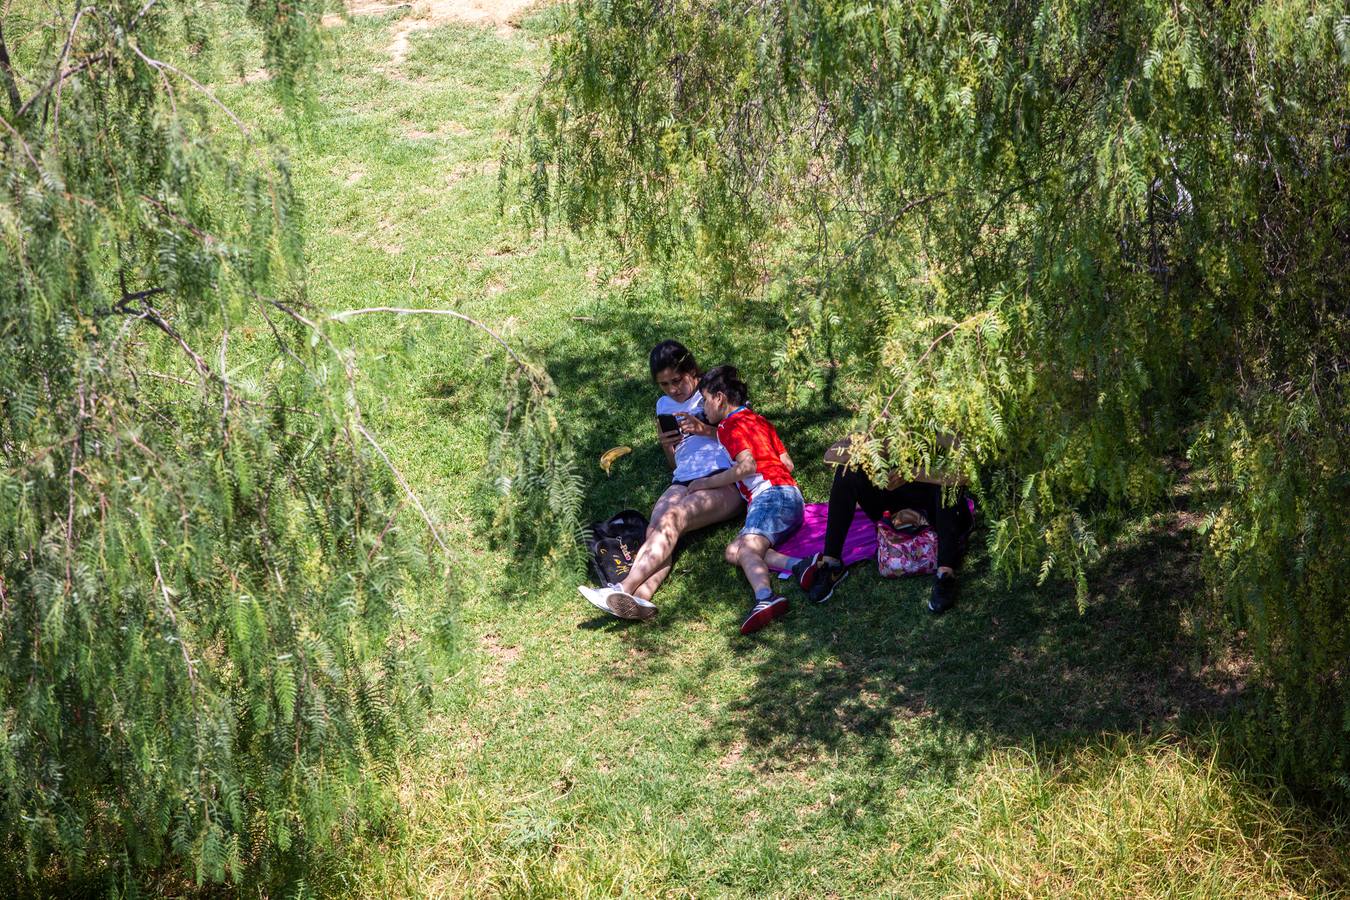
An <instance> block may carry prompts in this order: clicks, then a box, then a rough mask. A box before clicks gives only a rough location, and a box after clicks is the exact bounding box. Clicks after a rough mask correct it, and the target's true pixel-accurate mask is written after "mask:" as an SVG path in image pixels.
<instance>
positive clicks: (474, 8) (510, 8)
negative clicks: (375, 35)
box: [323, 0, 535, 66]
mask: <svg viewBox="0 0 1350 900" xmlns="http://www.w3.org/2000/svg"><path fill="white" fill-rule="evenodd" d="M534 2H535V0H416V2H412V3H389V2H381V0H347V14H348V15H350V16H377V15H384V14H386V13H395V12H402V14H403V15H402V18H400V19H399V20H398V21H397V22H395V23H394V25H393V28H392V31H391V38H392V39H391V40H390V42H389V48H388V49H389V61H390V62H391V63H392V64H393V65H395V66H398V65H400V64H402V62H403V61H404V60H405V59H407V58H408V51H409V49H411V38H412V35H413V34H414V33H415V32H418V31H426V30H427V29H429V28H435V27H436V26H437V25H443V24H445V23H447V22H462V23H465V24H469V25H495V26H496V28H497V33H498V34H499V35H507V34H510V33H511V32H512V31H513V30H514V29H515V28H516V27H518V23H519V21H520V16H521V14H522V13H524V12H525V10H527V9H528V8H529V7H530V6H532V5H533V4H534ZM342 22H343V17H342V16H340V15H336V14H333V13H330V14H329V15H326V16H324V17H323V24H324V25H327V26H329V27H332V26H334V25H340V24H342Z"/></svg>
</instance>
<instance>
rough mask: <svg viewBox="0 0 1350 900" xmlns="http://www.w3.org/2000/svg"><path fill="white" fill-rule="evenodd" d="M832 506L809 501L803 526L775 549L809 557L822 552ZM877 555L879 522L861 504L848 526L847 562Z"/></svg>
mask: <svg viewBox="0 0 1350 900" xmlns="http://www.w3.org/2000/svg"><path fill="white" fill-rule="evenodd" d="M829 508H830V505H829V504H828V503H808V504H807V505H806V510H805V515H804V517H803V519H802V527H801V528H798V529H797V530H796V531H795V532H793V534H792V536H791V537H789V538H788V539H787V540H785V541H783V542H782V543H781V544H779V545H778V546H777V547H775V548H774V549H775V550H777V551H778V552H779V553H782V554H784V555H786V556H799V557H807V556H811V555H813V554H816V553H819V552H820V551H821V550H822V549H824V547H825V517H826V515H827V513H828V511H829ZM876 555H877V523H876V522H873V521H872V520H871V519H869V518H867V513H865V512H863V511H862V507H857V508H855V509H854V510H853V521H852V522H851V523H850V524H849V526H848V536H847V537H845V538H844V553H843V562H844V565H846V566H847V565H852V564H853V563H855V562H857V561H858V560H861V559H868V558H871V559H876ZM775 571H780V572H781V571H782V570H781V569H777V570H775Z"/></svg>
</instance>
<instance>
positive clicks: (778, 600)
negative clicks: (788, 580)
mask: <svg viewBox="0 0 1350 900" xmlns="http://www.w3.org/2000/svg"><path fill="white" fill-rule="evenodd" d="M787 611H788V601H787V598H786V597H770V598H769V599H767V600H761V601H759V602H758V603H756V604H755V605H754V606H753V607H752V608H751V610H750V615H748V616H746V617H745V621H744V622H742V623H741V634H754V633H755V632H756V631H759V630H760V629H761V628H763V627H764V626H765V625H768V624H769V623H770V622H772V621H773V620H774V619H777V618H778V617H779V616H782V615H786V614H787Z"/></svg>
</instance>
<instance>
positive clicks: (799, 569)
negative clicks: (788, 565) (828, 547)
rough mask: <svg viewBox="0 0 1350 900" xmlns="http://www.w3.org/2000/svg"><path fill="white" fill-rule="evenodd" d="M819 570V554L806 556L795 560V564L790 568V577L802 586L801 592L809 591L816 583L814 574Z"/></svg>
mask: <svg viewBox="0 0 1350 900" xmlns="http://www.w3.org/2000/svg"><path fill="white" fill-rule="evenodd" d="M819 569H820V554H819V553H817V554H816V555H815V556H808V557H805V558H804V559H799V560H797V564H796V565H795V566H793V567H792V577H793V578H794V579H796V581H797V583H798V584H800V585H801V586H802V590H804V591H809V590H811V585H813V584H815V583H816V572H817V571H818V570H819Z"/></svg>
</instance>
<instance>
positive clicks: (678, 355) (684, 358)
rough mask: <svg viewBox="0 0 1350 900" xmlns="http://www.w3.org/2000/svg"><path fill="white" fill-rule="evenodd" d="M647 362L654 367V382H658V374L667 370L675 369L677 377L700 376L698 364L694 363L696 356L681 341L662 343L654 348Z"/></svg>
mask: <svg viewBox="0 0 1350 900" xmlns="http://www.w3.org/2000/svg"><path fill="white" fill-rule="evenodd" d="M647 362H648V363H649V364H650V365H651V367H652V380H653V381H655V380H656V376H657V374H659V373H661V372H664V371H665V370H666V369H674V370H675V374H677V375H687V374H693V375H697V374H698V363H696V362H694V354H692V353H690V352H689V349H688V348H687V347H685V346H684V344H681V343H680V342H679V341H662V342H661V343H659V344H657V345H656V346H655V347H653V348H652V353H651V356H649V357H648V358H647Z"/></svg>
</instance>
